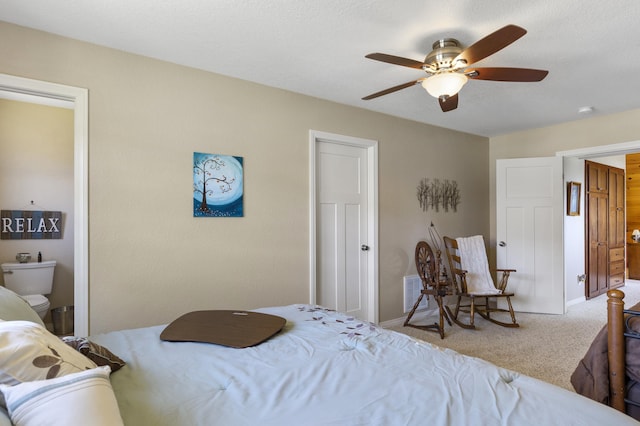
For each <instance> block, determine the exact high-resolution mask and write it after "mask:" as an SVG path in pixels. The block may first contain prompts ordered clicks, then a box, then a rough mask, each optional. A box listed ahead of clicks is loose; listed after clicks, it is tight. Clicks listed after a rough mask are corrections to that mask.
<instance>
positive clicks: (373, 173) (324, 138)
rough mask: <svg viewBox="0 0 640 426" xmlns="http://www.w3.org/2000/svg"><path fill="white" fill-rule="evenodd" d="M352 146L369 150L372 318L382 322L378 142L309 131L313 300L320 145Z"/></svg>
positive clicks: (313, 296) (313, 297)
mask: <svg viewBox="0 0 640 426" xmlns="http://www.w3.org/2000/svg"><path fill="white" fill-rule="evenodd" d="M319 142H326V143H335V144H342V145H351V146H357V147H361V148H366V149H367V158H368V173H369V175H368V177H367V179H368V181H369V185H368V188H369V193H368V198H369V209H368V212H367V214H368V230H367V234H368V235H367V240H368V245H369V247H370V251H371V254H372V262H369V263H368V268H369V270H368V280H369V282H368V290H369V291H368V294H369V296H368V297H369V299H368V301H367V302H368V305H369V318H367V320H368V321H370V322H373V323H377V322H378V312H379V309H378V293H379V290H378V256H379V250H378V141H375V140H371V139H361V138H355V137H351V136H343V135H338V134H333V133H326V132H320V131H317V130H309V303H311V304H315V303H316V204H317V200H316V197H317V194H316V144H317V143H319Z"/></svg>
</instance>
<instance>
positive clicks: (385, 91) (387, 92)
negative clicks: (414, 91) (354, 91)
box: [362, 78, 424, 101]
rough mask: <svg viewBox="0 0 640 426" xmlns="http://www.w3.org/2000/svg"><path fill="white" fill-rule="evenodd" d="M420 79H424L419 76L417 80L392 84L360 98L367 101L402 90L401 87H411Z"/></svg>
mask: <svg viewBox="0 0 640 426" xmlns="http://www.w3.org/2000/svg"><path fill="white" fill-rule="evenodd" d="M422 80H424V78H421V79H418V80H414V81H409V82H407V83H403V84H399V85H397V86H393V87H390V88H388V89H385V90H381V91H379V92H376V93H373V94H371V95H369V96H365V97H364V98H362V100H363V101H368V100H369V99H373V98H377V97H378V96H384V95H388V94H389V93H393V92H397V91H398V90H402V89H406V88H407V87H411V86H413V85H414V84H417V83H420V82H421V81H422Z"/></svg>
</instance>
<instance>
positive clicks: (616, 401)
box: [571, 290, 640, 420]
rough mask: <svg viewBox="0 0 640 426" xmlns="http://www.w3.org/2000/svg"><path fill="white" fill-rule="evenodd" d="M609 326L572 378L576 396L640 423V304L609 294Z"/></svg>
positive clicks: (616, 291)
mask: <svg viewBox="0 0 640 426" xmlns="http://www.w3.org/2000/svg"><path fill="white" fill-rule="evenodd" d="M607 296H608V300H607V324H606V325H605V326H603V327H602V329H601V330H600V332H599V333H598V334H597V335H596V337H595V338H594V340H593V342H592V343H591V346H590V347H589V349H588V350H587V352H586V354H585V356H584V357H583V358H582V360H580V363H579V364H578V366H577V367H576V369H575V371H574V372H573V374H572V375H571V383H572V385H573V387H574V388H575V390H576V392H578V393H579V394H581V395H584V396H586V397H588V398H591V399H593V400H595V401H598V402H600V403H602V404H607V405H610V406H611V407H614V408H615V409H617V410H619V411H621V412H625V413H627V414H628V415H629V416H631V417H633V418H635V419H637V420H640V303H637V304H635V305H633V306H631V307H630V308H629V309H625V308H624V296H625V295H624V293H623V292H622V291H621V290H610V291H608V292H607Z"/></svg>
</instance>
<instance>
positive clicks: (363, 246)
mask: <svg viewBox="0 0 640 426" xmlns="http://www.w3.org/2000/svg"><path fill="white" fill-rule="evenodd" d="M360 250H362V251H369V246H368V245H366V244H363V245H361V246H360Z"/></svg>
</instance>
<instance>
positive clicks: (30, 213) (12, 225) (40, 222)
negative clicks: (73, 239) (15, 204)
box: [0, 210, 62, 240]
mask: <svg viewBox="0 0 640 426" xmlns="http://www.w3.org/2000/svg"><path fill="white" fill-rule="evenodd" d="M0 220H1V222H0V231H1V232H0V239H2V240H53V239H61V238H62V212H48V211H36V210H0Z"/></svg>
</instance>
